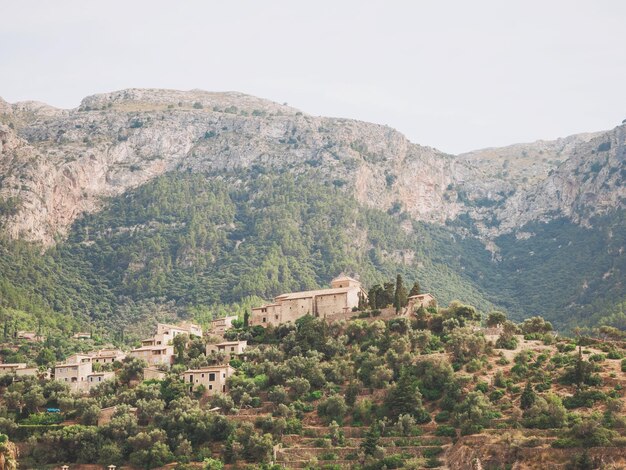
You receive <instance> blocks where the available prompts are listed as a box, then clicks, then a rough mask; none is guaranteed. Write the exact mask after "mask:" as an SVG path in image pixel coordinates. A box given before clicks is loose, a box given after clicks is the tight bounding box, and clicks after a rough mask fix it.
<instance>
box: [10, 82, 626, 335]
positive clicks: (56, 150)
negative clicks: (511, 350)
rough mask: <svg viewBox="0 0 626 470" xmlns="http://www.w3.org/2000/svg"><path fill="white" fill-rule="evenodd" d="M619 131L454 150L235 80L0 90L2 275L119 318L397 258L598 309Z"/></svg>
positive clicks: (614, 236)
mask: <svg viewBox="0 0 626 470" xmlns="http://www.w3.org/2000/svg"><path fill="white" fill-rule="evenodd" d="M3 109H4V110H5V111H2V110H3ZM6 109H9V111H6ZM625 140H626V126H624V125H622V126H617V127H616V128H614V129H612V130H610V131H603V132H597V133H587V134H580V135H574V136H570V137H566V138H563V139H559V140H556V141H548V142H546V141H537V142H534V143H530V144H515V145H513V146H509V147H505V148H500V149H498V148H496V149H493V148H492V149H482V150H477V151H474V152H472V153H471V155H470V154H461V155H458V156H454V155H450V154H446V153H443V152H440V151H438V150H437V149H434V148H432V147H427V146H422V145H418V144H414V143H411V142H410V141H409V140H408V139H407V138H406V137H405V136H404V135H403V134H401V133H400V132H398V131H396V130H394V129H392V128H390V127H388V126H382V125H378V124H371V123H366V122H363V121H355V120H349V119H339V118H325V117H315V116H310V115H308V114H305V113H302V112H301V111H299V110H297V109H295V108H291V107H288V106H285V105H281V104H278V103H274V102H271V101H268V100H262V99H260V98H256V97H252V96H250V95H243V94H239V93H233V92H227V93H211V92H203V91H190V92H179V91H175V90H165V91H162V90H142V89H131V90H120V91H117V92H113V93H106V94H98V95H93V96H91V97H87V98H85V99H84V100H83V101H82V103H81V106H80V107H79V108H76V109H73V110H57V109H55V108H50V107H46V106H45V105H42V104H40V103H22V104H17V105H8V104H4V105H3V104H2V103H1V102H0V224H2V229H1V230H2V233H3V237H0V238H2V239H3V240H4V239H6V240H4V241H3V242H2V243H4V244H5V245H4V246H5V252H6V253H7V254H6V259H5V261H6V269H5V271H6V274H5V277H4V278H3V279H0V281H3V282H5V283H6V285H4V286H5V287H3V284H2V282H0V294H2V295H6V296H7V298H16V299H19V298H20V295H22V294H19V295H18V294H16V293H15V292H24V293H25V294H24V295H26V296H27V297H28V298H29V299H35V300H36V302H35V300H29V301H28V302H26V303H24V302H21V303H20V302H18V301H11V302H9V304H10V306H11V308H23V305H27V304H29V302H30V303H31V304H32V302H35V304H36V305H37V309H41V311H46V309H52V310H53V311H62V312H65V314H67V313H68V312H72V311H75V310H76V312H77V313H76V315H78V317H79V318H89V317H91V318H98V319H103V318H105V317H107V316H110V315H116V316H117V317H120V318H122V317H128V318H136V317H135V315H139V313H132V314H131V313H129V312H133V311H143V310H142V309H143V308H144V307H143V306H145V305H152V306H154V307H151V308H153V310H157V311H158V310H159V309H161V308H166V309H169V310H170V313H171V312H175V313H176V314H185V312H187V309H189V308H192V307H194V308H195V306H198V305H199V306H207V305H212V304H229V303H232V302H237V301H239V300H240V299H242V298H247V297H248V296H261V297H265V298H271V297H272V296H273V295H276V294H278V293H281V291H288V290H289V289H302V288H307V287H317V286H319V285H324V284H325V283H326V281H328V279H329V277H332V276H333V275H335V274H338V273H339V272H341V271H343V270H349V271H351V272H354V271H361V272H362V274H363V278H364V279H365V280H366V281H367V283H370V284H371V283H376V282H382V280H384V279H386V278H389V277H392V276H393V275H394V273H395V272H401V273H403V274H404V275H405V276H406V278H407V280H410V281H413V280H414V279H415V278H418V279H420V282H422V283H423V284H424V285H425V286H426V287H427V288H429V289H432V290H434V291H435V293H436V294H437V295H438V297H439V298H440V299H441V300H442V301H443V302H447V301H450V300H453V299H455V298H461V300H464V301H467V302H471V303H474V304H475V305H477V306H478V307H480V308H483V309H491V308H495V307H500V308H506V309H508V310H509V311H510V312H511V314H512V315H513V316H514V317H516V318H523V317H525V316H529V315H532V314H544V315H545V316H546V317H547V318H549V319H550V320H553V321H555V322H556V323H557V325H564V326H567V327H571V326H572V325H575V324H576V323H577V322H583V323H584V322H585V321H590V320H589V319H591V318H593V321H594V322H597V321H600V320H602V318H603V313H602V312H605V311H606V312H611V313H610V314H611V315H612V314H613V312H615V306H616V305H619V304H620V302H622V301H623V300H624V297H625V296H624V292H625V289H626V286H624V285H623V283H622V281H621V279H622V276H623V274H624V273H626V259H625V255H624V253H625V251H626V240H623V239H622V238H623V237H622V236H621V235H620V234H621V232H622V231H626V218H625V217H624V208H625V202H626V193H625V191H626V185H625V184H624V181H626V169H625V165H624V161H625V159H626V150H625V148H626V146H625V143H624V141H625ZM190 176H193V178H190ZM264 185H269V186H264ZM274 185H276V186H275V187H274ZM207 188H214V190H215V191H216V193H215V194H209V193H207ZM297 188H300V189H301V190H302V191H306V193H305V194H300V193H299V192H298V189H297ZM170 191H171V194H170V193H169V192H170ZM257 199H258V201H257ZM133 201H142V204H140V205H137V204H136V202H133ZM257 202H258V203H257ZM261 202H262V203H261ZM259 204H260V205H259ZM263 204H265V205H263ZM190 210H191V212H190ZM211 214H214V215H215V218H212V216H211ZM279 220H280V223H278V222H277V221H279ZM200 221H202V222H200ZM218 221H221V222H220V223H218ZM310 221H315V224H317V226H319V227H321V228H322V229H321V230H317V231H316V230H314V227H310V226H309V225H308V224H309V223H313V222H310ZM331 221H332V223H331ZM281 224H285V226H281ZM329 228H331V229H330V230H329ZM327 231H328V232H331V233H332V236H331V235H328V236H326V235H325V232H327ZM11 240H14V241H15V240H17V241H18V245H15V242H12V241H11ZM22 243H26V244H27V245H28V246H31V247H33V248H34V249H35V250H39V252H40V253H41V252H43V253H44V256H45V258H44V259H45V260H46V261H45V262H42V263H43V264H41V265H40V264H39V263H40V262H41V261H40V260H37V259H36V256H35V255H26V254H25V253H24V248H23V246H24V245H22ZM244 252H245V253H247V255H246V256H244V257H242V253H244ZM305 260H306V261H305ZM25 263H26V264H28V263H34V267H33V269H22V271H23V272H24V273H30V272H31V271H32V270H34V271H37V273H38V274H36V275H35V278H36V281H33V275H32V274H29V275H28V276H27V275H26V274H23V273H22V272H20V270H19V269H12V267H13V266H24V264H25ZM46 263H47V264H46ZM49 266H54V268H53V269H52V270H51V269H49ZM220 274H221V275H220ZM76 276H78V278H77V277H76ZM79 278H80V279H79ZM72 279H76V280H75V281H72ZM267 279H270V281H269V282H266V281H267ZM68 282H69V283H70V284H71V283H72V282H73V283H75V284H76V286H77V288H76V289H74V290H73V286H67V284H68ZM59 283H61V284H64V285H59ZM184 286H187V287H184ZM546 286H550V288H549V289H546ZM68 287H71V288H69V289H68ZM186 290H188V292H186ZM554 293H558V294H554ZM0 296H1V295H0ZM35 304H33V305H35ZM20 305H22V307H20ZM141 315H143V313H141ZM616 321H618V320H616Z"/></svg>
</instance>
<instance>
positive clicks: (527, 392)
mask: <svg viewBox="0 0 626 470" xmlns="http://www.w3.org/2000/svg"><path fill="white" fill-rule="evenodd" d="M536 399H537V395H535V391H534V390H533V385H532V384H531V383H530V382H526V387H524V391H523V392H522V396H521V397H520V408H521V409H522V410H527V409H529V408H530V407H531V406H533V404H534V403H535V400H536Z"/></svg>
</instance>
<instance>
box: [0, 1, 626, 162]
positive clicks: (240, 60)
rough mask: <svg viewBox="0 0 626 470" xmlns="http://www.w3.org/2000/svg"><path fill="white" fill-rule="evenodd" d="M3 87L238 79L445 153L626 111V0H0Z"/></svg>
mask: <svg viewBox="0 0 626 470" xmlns="http://www.w3.org/2000/svg"><path fill="white" fill-rule="evenodd" d="M0 18H1V20H0V96H2V97H3V98H4V99H5V100H7V101H10V102H15V101H20V100H26V99H34V100H39V101H45V102H47V103H50V104H52V105H55V106H59V107H67V108H70V107H75V106H77V105H78V104H79V102H80V100H81V98H83V97H84V96H86V95H90V94H93V93H98V92H105V91H112V90H116V89H121V88H129V87H163V88H176V89H191V88H202V89H205V90H211V91H224V90H237V91H241V92H245V93H250V94H253V95H257V96H260V97H264V98H269V99H272V100H275V101H278V102H288V103H289V104H290V105H292V106H295V107H297V108H300V109H302V110H303V111H305V112H308V113H310V114H316V115H326V116H340V117H349V118H355V119H361V120H365V121H372V122H377V123H381V124H388V125H390V126H392V127H395V128H397V129H398V130H400V131H401V132H403V133H405V134H406V135H407V136H408V137H409V138H410V139H411V140H412V141H414V142H417V143H420V144H423V145H430V146H434V147H437V148H440V149H442V150H444V151H448V152H451V153H458V152H462V151H467V150H472V149H475V148H480V147H486V146H496V145H506V144H510V143H514V142H525V141H532V140H536V139H541V138H543V139H550V138H556V137H559V136H565V135H569V134H573V133H577V132H584V131H595V130H601V129H609V128H612V127H614V126H615V125H617V124H619V123H620V122H621V121H622V119H624V118H626V1H623V0H589V1H580V0H553V1H552V0H541V1H536V0H524V1H514V0H510V1H502V0H493V1H484V0H472V1H466V0H458V1H435V0H432V1H409V0H407V1H392V0H385V1H369V0H354V1H349V0H345V1H341V0H333V1H325V0H315V1H306V2H305V1H294V0H284V1H283V0H280V1H278V0H277V1H274V0H254V1H252V0H250V1H244V0H232V1H224V0H222V1H209V0H204V1H191V0H187V1H181V0H179V1H173V0H172V1H161V0H158V1H157V0H149V1H143V0H123V1H120V0H91V1H85V0H75V1H73V0H72V1H70V0H54V1H44V0H40V1H32V0H19V1H16V0H0Z"/></svg>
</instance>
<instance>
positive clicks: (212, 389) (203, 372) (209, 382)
mask: <svg viewBox="0 0 626 470" xmlns="http://www.w3.org/2000/svg"><path fill="white" fill-rule="evenodd" d="M234 372H235V369H233V368H232V367H231V366H229V365H219V366H207V367H202V368H200V369H189V370H186V371H185V372H183V374H182V376H183V381H184V382H185V386H186V387H187V388H188V390H189V391H190V392H193V391H194V390H197V388H198V387H199V386H200V385H203V386H204V389H205V391H204V393H205V395H209V396H211V395H214V394H216V393H226V381H227V380H228V377H230V376H231V375H233V373H234Z"/></svg>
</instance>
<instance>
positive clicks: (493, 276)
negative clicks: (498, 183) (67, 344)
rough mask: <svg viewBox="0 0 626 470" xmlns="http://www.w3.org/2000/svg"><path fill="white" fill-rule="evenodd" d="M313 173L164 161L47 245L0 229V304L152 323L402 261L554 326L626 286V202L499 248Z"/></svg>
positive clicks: (31, 319) (387, 268)
mask: <svg viewBox="0 0 626 470" xmlns="http://www.w3.org/2000/svg"><path fill="white" fill-rule="evenodd" d="M320 181H323V180H322V179H321V178H319V177H317V176H316V174H315V172H314V170H312V171H309V172H307V173H306V174H305V175H301V176H293V175H291V174H279V175H274V174H268V173H266V172H265V171H264V170H262V169H259V168H255V169H253V170H250V171H248V172H238V173H237V174H228V173H220V174H199V173H190V172H185V173H181V172H173V173H168V174H166V175H164V176H162V177H159V178H157V179H155V180H153V181H151V182H150V183H148V184H146V185H144V186H141V187H140V188H138V189H136V190H134V191H131V192H129V193H127V194H125V195H123V196H121V197H118V198H114V199H111V200H110V201H108V203H107V204H106V207H105V209H104V210H103V211H101V212H99V213H96V214H92V215H87V216H84V217H82V218H81V219H79V220H78V221H77V222H76V223H75V224H74V226H73V228H72V231H71V233H70V235H69V237H68V239H67V240H66V241H65V242H63V243H60V244H59V245H57V247H56V248H53V249H51V250H49V251H48V252H46V253H44V254H42V253H41V252H40V250H39V249H38V248H37V247H32V246H29V245H27V244H24V243H14V242H8V241H3V242H2V245H1V246H0V248H2V250H3V251H4V254H3V256H1V257H0V263H2V266H0V267H1V268H2V269H1V274H0V296H1V302H2V303H1V305H2V306H3V307H5V309H4V310H3V315H4V316H5V317H10V318H13V317H19V322H21V323H24V326H29V327H33V328H34V327H35V326H37V325H39V324H41V323H42V322H43V323H45V325H47V327H49V328H64V329H72V328H76V327H78V326H77V325H78V324H80V323H83V324H84V323H85V322H86V321H87V320H92V321H94V322H95V324H96V325H98V326H100V327H101V328H103V329H105V330H107V331H109V332H110V333H114V334H117V333H119V332H120V330H125V331H130V332H132V331H135V330H138V329H139V330H141V329H142V328H144V327H145V328H149V327H150V321H151V320H154V318H155V317H159V318H161V317H167V316H173V315H178V316H195V317H196V318H197V319H200V320H206V319H207V317H210V316H211V315H212V314H213V313H214V312H217V311H221V312H223V311H228V309H229V307H228V306H229V305H230V304H233V303H242V304H240V305H238V306H236V307H235V308H236V309H238V310H239V311H240V310H242V309H243V308H246V306H249V305H252V304H255V303H259V302H260V301H261V299H270V298H272V297H273V296H274V295H276V294H279V293H282V292H286V291H291V290H300V289H311V288H315V287H318V286H325V285H327V284H328V282H329V281H330V279H331V278H332V277H334V276H336V275H337V274H339V273H341V272H346V273H351V274H359V275H360V276H361V280H362V281H363V282H364V284H365V285H372V284H374V283H379V282H382V281H384V280H387V279H392V278H394V276H395V274H396V273H401V274H403V276H404V277H405V279H406V280H407V282H413V280H415V279H418V280H419V281H420V283H421V284H422V286H423V288H424V289H425V290H429V291H432V292H434V293H435V294H436V296H437V297H438V299H439V301H440V302H441V303H442V304H447V303H448V302H449V301H451V300H453V299H460V300H462V301H464V302H468V303H472V304H474V305H477V306H478V307H479V308H481V309H483V310H489V309H491V308H494V306H497V307H500V308H504V309H506V310H508V311H509V312H510V313H511V315H512V316H514V317H516V318H523V317H528V316H531V315H535V314H541V315H544V316H545V317H546V318H548V319H550V320H553V321H555V322H556V325H557V327H559V328H568V327H572V326H575V325H576V324H578V322H579V321H581V322H582V321H583V319H584V321H589V320H590V319H591V320H593V321H594V322H598V321H600V320H601V318H602V316H603V315H604V314H605V313H606V312H611V313H616V312H615V311H614V306H615V305H616V304H618V302H620V301H621V300H622V298H620V295H621V293H622V292H623V291H624V286H623V285H622V283H623V281H622V280H623V278H624V276H623V274H624V273H626V261H624V257H623V256H619V252H620V248H621V247H624V245H625V244H626V239H625V238H626V217H625V216H624V213H623V212H619V213H614V214H612V215H610V216H606V217H604V219H603V220H596V221H594V226H595V227H596V228H594V229H585V228H582V227H580V226H578V225H575V224H572V223H569V222H567V221H563V220H560V221H553V222H550V223H548V224H535V225H534V226H532V227H527V228H525V230H526V231H528V232H532V233H534V234H535V236H533V237H531V238H529V239H526V240H517V239H516V238H515V237H514V236H512V235H511V236H504V237H500V238H499V239H497V240H496V243H497V244H498V246H499V247H500V249H501V251H500V253H499V256H500V257H501V260H500V261H494V260H493V258H492V254H491V253H490V252H488V251H487V250H485V248H484V246H483V244H482V243H481V242H480V241H478V240H477V239H476V238H474V237H472V236H468V235H461V234H462V233H464V234H467V233H471V230H472V227H471V226H466V227H460V226H459V224H458V222H457V223H455V224H451V225H450V226H448V227H438V226H434V225H429V224H424V223H418V222H414V221H411V220H410V219H409V217H408V216H407V215H406V214H404V213H403V212H402V210H401V209H398V210H393V211H391V212H392V213H387V212H382V211H380V210H375V209H369V208H364V207H362V206H360V205H359V204H358V203H357V202H356V201H355V200H354V199H352V198H351V197H348V196H347V195H346V193H345V192H344V191H342V189H341V187H340V186H341V185H340V184H339V183H337V182H335V183H333V182H320ZM461 220H463V219H461ZM468 229H469V230H468ZM606 273H609V274H606ZM8 309H12V310H10V311H9V310H8ZM611 309H613V310H611ZM16 311H22V312H27V313H26V314H19V315H18V314H17V313H16ZM617 314H618V316H619V312H617ZM68 318H71V319H73V320H72V321H68V320H67V319H68ZM38 319H44V320H38ZM73 322H74V323H73Z"/></svg>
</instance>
